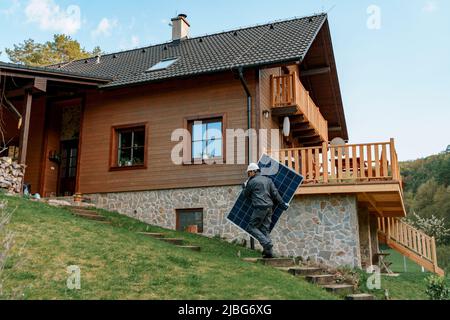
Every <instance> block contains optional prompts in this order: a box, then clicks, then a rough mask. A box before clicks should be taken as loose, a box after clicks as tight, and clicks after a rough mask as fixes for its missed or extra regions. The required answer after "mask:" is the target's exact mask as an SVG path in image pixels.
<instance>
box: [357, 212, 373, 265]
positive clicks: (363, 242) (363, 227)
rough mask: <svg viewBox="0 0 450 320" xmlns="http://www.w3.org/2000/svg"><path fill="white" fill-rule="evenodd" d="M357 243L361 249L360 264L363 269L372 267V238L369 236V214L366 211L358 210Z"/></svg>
mask: <svg viewBox="0 0 450 320" xmlns="http://www.w3.org/2000/svg"><path fill="white" fill-rule="evenodd" d="M358 218H359V242H360V248H361V264H362V266H363V268H368V267H369V266H371V265H372V256H373V255H372V245H371V241H372V237H371V234H370V231H371V230H370V214H369V211H368V210H367V209H362V208H360V209H359V212H358Z"/></svg>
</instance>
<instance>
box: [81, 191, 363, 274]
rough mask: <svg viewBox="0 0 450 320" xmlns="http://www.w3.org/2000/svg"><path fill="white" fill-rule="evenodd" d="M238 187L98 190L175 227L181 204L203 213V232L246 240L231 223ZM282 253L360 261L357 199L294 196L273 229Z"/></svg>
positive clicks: (111, 204)
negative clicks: (132, 190) (120, 191)
mask: <svg viewBox="0 0 450 320" xmlns="http://www.w3.org/2000/svg"><path fill="white" fill-rule="evenodd" d="M240 191H241V187H240V186H230V187H212V188H194V189H177V190H159V191H144V192H124V193H110V194H94V195H89V197H90V198H91V199H92V200H93V201H94V203H95V204H96V205H97V206H98V207H100V208H104V209H107V210H111V211H117V212H119V213H121V214H124V215H127V216H129V217H132V218H136V219H138V220H141V221H143V222H146V223H148V224H151V225H156V226H160V227H164V228H168V229H175V228H176V210H177V209H199V208H203V212H204V221H203V224H204V232H203V234H204V235H205V236H208V237H214V236H219V237H221V238H224V239H227V240H228V241H230V242H231V241H238V242H242V241H243V240H248V239H249V236H248V234H247V233H245V232H243V231H241V230H240V229H239V228H237V227H236V226H234V225H233V224H232V223H230V222H228V220H227V219H226V217H227V215H228V212H229V211H230V209H231V208H232V206H233V205H234V203H235V201H236V199H237V197H238V195H239V192H240ZM272 238H273V241H274V251H275V254H276V255H278V256H290V257H302V258H303V259H308V258H309V259H311V260H312V261H316V262H320V263H324V264H326V265H328V266H332V267H336V266H343V265H346V266H352V267H360V266H361V257H360V253H359V250H360V248H359V230H358V214H357V201H356V197H354V196H308V197H296V198H295V199H294V200H293V202H292V203H291V208H290V209H289V210H288V212H286V213H285V214H284V215H283V216H282V217H281V219H280V221H279V223H278V224H277V226H276V228H275V229H274V231H273V233H272Z"/></svg>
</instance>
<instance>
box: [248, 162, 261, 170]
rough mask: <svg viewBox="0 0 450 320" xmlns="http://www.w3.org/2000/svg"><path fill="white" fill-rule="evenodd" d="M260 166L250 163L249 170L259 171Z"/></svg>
mask: <svg viewBox="0 0 450 320" xmlns="http://www.w3.org/2000/svg"><path fill="white" fill-rule="evenodd" d="M259 170H260V169H259V166H258V165H257V164H256V163H250V165H249V166H248V169H247V172H252V171H259Z"/></svg>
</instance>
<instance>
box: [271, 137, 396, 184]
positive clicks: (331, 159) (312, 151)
mask: <svg viewBox="0 0 450 320" xmlns="http://www.w3.org/2000/svg"><path fill="white" fill-rule="evenodd" d="M269 153H270V154H271V155H272V156H273V157H275V158H277V159H279V160H280V162H281V163H283V164H285V165H287V166H288V167H290V168H292V169H294V170H295V171H296V172H299V173H300V174H301V175H303V177H304V179H305V180H304V184H315V185H321V184H346V183H347V184H352V183H364V182H380V181H396V182H399V183H400V185H401V175H400V168H399V164H398V157H397V152H396V149H395V143H394V140H393V139H391V141H390V142H379V143H370V144H353V145H345V146H331V145H329V144H328V143H324V144H323V145H322V146H321V147H312V148H298V149H283V150H279V151H270V152H269Z"/></svg>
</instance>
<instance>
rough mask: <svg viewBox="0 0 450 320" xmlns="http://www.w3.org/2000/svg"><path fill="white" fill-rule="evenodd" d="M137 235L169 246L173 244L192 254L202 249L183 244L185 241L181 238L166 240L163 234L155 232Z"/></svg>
mask: <svg viewBox="0 0 450 320" xmlns="http://www.w3.org/2000/svg"><path fill="white" fill-rule="evenodd" d="M137 234H139V235H141V236H146V237H150V238H153V239H157V240H160V241H163V242H166V243H169V244H173V245H174V246H176V247H177V248H180V249H185V250H190V251H193V252H200V251H202V248H201V247H200V246H195V245H187V244H185V240H184V239H181V238H166V234H164V233H155V232H138V233H137Z"/></svg>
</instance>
